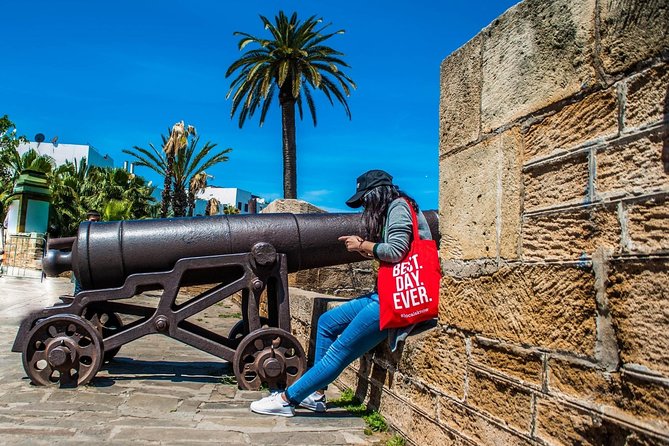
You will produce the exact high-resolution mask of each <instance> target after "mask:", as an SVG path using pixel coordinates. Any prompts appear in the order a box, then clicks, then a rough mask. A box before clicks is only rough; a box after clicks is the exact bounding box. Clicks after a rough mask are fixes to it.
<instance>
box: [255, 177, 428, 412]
mask: <svg viewBox="0 0 669 446" xmlns="http://www.w3.org/2000/svg"><path fill="white" fill-rule="evenodd" d="M346 204H347V205H348V206H350V207H352V208H358V207H360V206H363V208H364V212H363V214H362V221H363V226H364V228H365V230H366V234H365V235H366V237H365V238H364V239H363V238H362V237H360V236H358V235H347V236H343V237H340V238H339V240H341V241H342V242H344V244H345V245H346V249H347V250H349V251H356V252H359V253H360V254H361V255H362V256H363V257H365V258H368V259H372V258H374V259H378V260H380V261H383V262H388V263H397V262H399V261H401V260H402V259H403V258H404V256H405V255H406V254H407V253H408V252H409V248H410V245H411V237H412V233H413V222H412V218H411V211H410V210H409V206H412V207H413V208H414V210H415V211H416V214H417V217H418V230H419V235H420V238H421V239H430V238H431V234H430V229H429V227H428V224H427V221H426V220H425V217H424V216H423V214H422V213H421V212H420V211H419V209H418V205H417V204H416V202H415V201H414V200H413V199H412V198H411V197H409V196H407V195H406V194H405V193H404V192H402V191H400V190H399V189H398V188H397V186H395V185H394V184H393V182H392V176H390V175H389V174H388V173H386V172H384V171H382V170H370V171H368V172H365V173H364V174H362V175H361V176H359V177H358V180H357V186H356V192H355V194H354V195H353V196H352V197H351V198H350V199H349V200H348V201H347V202H346ZM379 318H380V310H379V296H378V294H377V293H376V292H374V293H370V294H367V295H364V296H360V297H358V298H356V299H352V300H350V301H348V302H347V303H345V304H343V305H340V306H338V307H336V308H334V309H332V310H330V311H328V312H326V313H324V314H323V315H322V316H321V317H320V319H319V320H318V331H317V335H316V352H315V358H314V359H315V360H314V366H313V367H312V368H311V369H309V370H308V371H307V372H306V373H305V374H304V375H303V376H302V377H300V379H298V380H297V381H295V382H294V383H293V384H292V385H291V386H289V387H288V388H287V389H286V390H285V391H284V392H276V393H272V394H271V395H269V396H268V397H265V398H263V399H261V400H258V401H254V402H253V403H251V410H252V411H253V412H256V413H260V414H265V415H279V416H284V417H292V416H293V415H295V407H296V406H300V407H304V408H307V409H310V410H314V411H316V412H324V411H325V409H326V406H325V394H324V393H323V391H322V389H325V387H326V386H327V385H328V384H330V383H331V382H332V381H334V380H335V378H337V376H339V374H340V373H341V372H342V371H343V370H344V368H346V366H347V365H349V364H350V363H352V362H353V361H354V360H356V359H357V358H359V357H360V356H362V355H363V354H364V353H365V352H367V351H369V350H371V349H372V348H374V347H375V346H376V345H378V344H379V343H380V342H381V341H383V340H384V339H388V340H389V341H390V343H391V348H392V349H393V350H395V348H396V347H397V342H398V340H399V339H401V338H402V337H406V335H407V334H408V333H409V331H410V330H411V327H409V328H407V329H400V330H380V329H379Z"/></svg>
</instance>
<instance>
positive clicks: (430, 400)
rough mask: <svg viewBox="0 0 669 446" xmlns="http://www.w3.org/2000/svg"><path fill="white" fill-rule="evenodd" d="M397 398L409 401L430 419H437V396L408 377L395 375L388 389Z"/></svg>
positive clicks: (399, 374) (400, 374)
mask: <svg viewBox="0 0 669 446" xmlns="http://www.w3.org/2000/svg"><path fill="white" fill-rule="evenodd" d="M388 390H390V391H391V392H392V393H394V394H396V395H397V396H398V397H400V398H403V399H404V400H406V401H411V403H412V404H415V405H416V406H417V407H418V408H420V409H421V411H423V413H425V414H427V416H428V417H430V418H432V419H436V418H437V396H436V394H435V393H434V392H432V391H430V388H429V387H427V386H425V385H423V384H420V383H417V382H416V381H414V380H413V379H412V378H411V377H410V376H407V375H404V374H402V373H396V374H395V376H394V377H393V382H392V385H391V386H390V388H389V389H388Z"/></svg>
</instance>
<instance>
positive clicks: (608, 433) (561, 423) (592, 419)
mask: <svg viewBox="0 0 669 446" xmlns="http://www.w3.org/2000/svg"><path fill="white" fill-rule="evenodd" d="M630 434H631V432H630V431H629V430H628V429H626V428H624V427H622V426H621V425H618V424H614V423H613V422H611V421H609V420H608V419H603V418H601V417H600V416H597V415H595V414H592V413H588V412H587V411H586V410H585V409H581V410H577V409H576V408H574V407H572V406H570V405H567V404H565V403H563V402H560V401H558V400H552V399H548V398H543V397H538V398H537V421H536V434H535V435H536V436H537V437H539V438H540V439H541V440H543V441H545V442H547V443H548V444H550V445H571V444H587V445H602V446H604V445H614V444H626V443H625V439H626V438H627V437H629V436H630Z"/></svg>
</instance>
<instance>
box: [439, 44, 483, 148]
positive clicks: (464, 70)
mask: <svg viewBox="0 0 669 446" xmlns="http://www.w3.org/2000/svg"><path fill="white" fill-rule="evenodd" d="M482 41H483V37H482V35H481V34H479V35H478V36H476V37H474V38H473V39H472V40H470V41H469V42H467V44H466V45H464V46H463V47H461V48H460V49H458V50H457V51H455V52H454V53H452V54H451V55H450V56H448V57H447V58H446V59H444V61H443V62H442V64H441V78H440V93H439V97H440V100H439V135H440V138H439V154H440V155H443V154H444V153H448V152H449V151H451V150H453V149H456V148H459V147H464V146H466V145H467V144H469V143H471V142H474V141H476V140H477V139H478V138H479V132H480V127H481V125H480V113H481V44H482Z"/></svg>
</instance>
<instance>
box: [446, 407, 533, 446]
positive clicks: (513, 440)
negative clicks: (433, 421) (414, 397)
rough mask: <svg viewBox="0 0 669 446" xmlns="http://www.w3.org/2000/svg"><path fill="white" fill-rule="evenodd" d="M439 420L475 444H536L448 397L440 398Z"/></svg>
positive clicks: (487, 445) (493, 445)
mask: <svg viewBox="0 0 669 446" xmlns="http://www.w3.org/2000/svg"><path fill="white" fill-rule="evenodd" d="M439 422H440V423H441V424H443V425H445V426H447V427H449V428H450V429H453V430H454V431H456V432H458V433H461V434H462V436H463V437H465V438H467V439H468V440H470V441H471V442H473V444H476V445H484V446H516V445H535V443H532V442H531V441H530V440H527V439H526V438H524V437H522V436H521V435H520V434H518V433H514V432H513V431H511V430H509V429H506V428H505V427H503V424H499V423H495V422H493V421H490V419H489V418H488V417H487V416H484V415H483V414H482V413H479V412H477V411H475V410H473V409H472V408H470V407H468V406H465V405H463V404H460V403H458V402H455V401H453V400H451V399H449V398H447V397H441V398H440V399H439Z"/></svg>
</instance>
